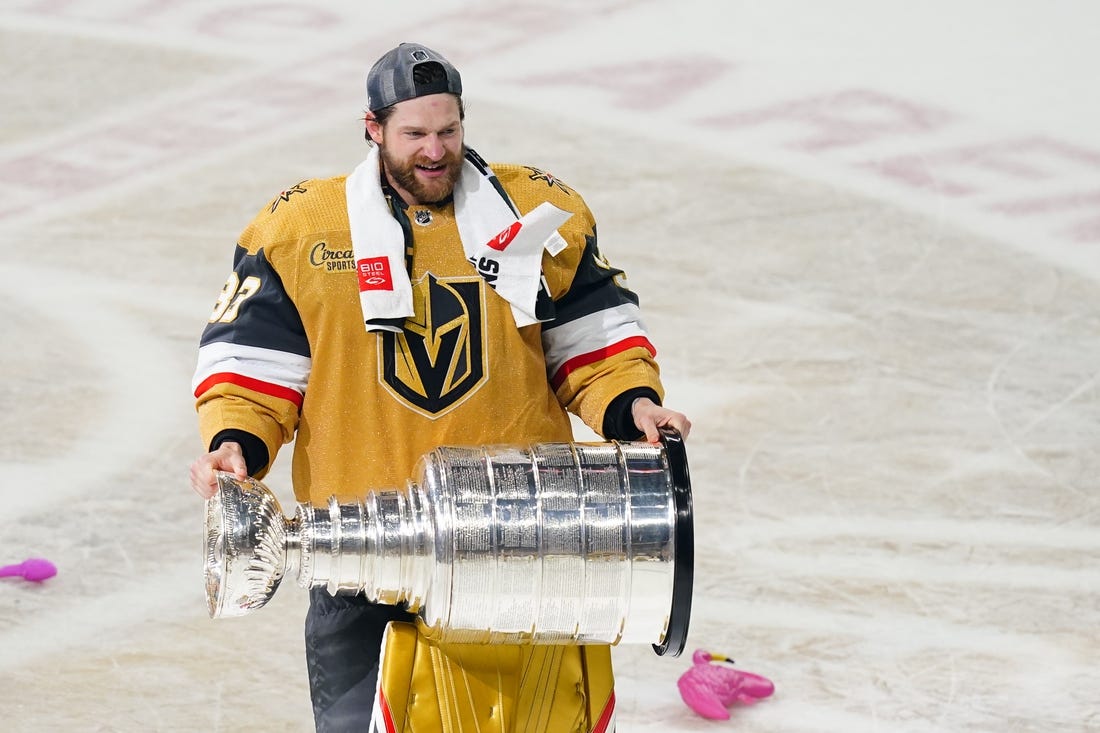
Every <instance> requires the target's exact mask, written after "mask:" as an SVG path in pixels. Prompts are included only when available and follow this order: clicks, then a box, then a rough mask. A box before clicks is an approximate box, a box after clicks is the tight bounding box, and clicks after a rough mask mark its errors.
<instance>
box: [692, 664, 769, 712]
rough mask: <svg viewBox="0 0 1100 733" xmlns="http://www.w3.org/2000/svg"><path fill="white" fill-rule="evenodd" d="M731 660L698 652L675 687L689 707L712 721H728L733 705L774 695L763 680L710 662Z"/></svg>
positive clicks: (754, 675) (750, 702)
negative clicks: (678, 689)
mask: <svg viewBox="0 0 1100 733" xmlns="http://www.w3.org/2000/svg"><path fill="white" fill-rule="evenodd" d="M712 661H714V662H728V663H730V664H733V660H732V659H730V658H729V657H725V656H722V655H721V654H711V653H710V652H706V651H703V650H702V649H697V650H696V651H695V653H694V654H692V655H691V662H692V667H691V669H689V670H688V671H687V672H684V673H683V674H682V675H680V679H679V681H678V682H677V683H676V685H677V686H678V687H679V688H680V697H682V698H684V702H686V703H687V705H688V707H689V708H691V709H692V710H694V711H695V712H697V713H698V714H699V715H702V716H703V717H704V718H709V719H711V720H729V717H730V713H729V710H727V709H726V708H727V707H729V706H730V705H733V704H734V703H738V702H739V703H745V704H752V703H754V702H756V701H758V700H761V699H763V698H765V697H768V696H769V695H771V694H772V693H773V692H775V685H774V684H772V681H771V680H769V679H767V678H766V677H761V676H760V675H758V674H753V673H752V672H743V671H741V670H739V669H733V668H731V667H724V666H722V665H719V664H711V662H712Z"/></svg>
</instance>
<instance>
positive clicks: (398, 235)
mask: <svg viewBox="0 0 1100 733" xmlns="http://www.w3.org/2000/svg"><path fill="white" fill-rule="evenodd" d="M461 94H462V82H461V79H460V76H459V73H458V71H457V70H456V69H455V68H454V66H452V65H451V64H450V63H449V62H448V61H447V59H445V58H444V57H443V56H441V55H440V54H438V53H436V52H435V51H433V50H431V49H429V48H427V47H425V46H422V45H418V44H412V43H404V44H401V45H399V46H398V47H396V48H394V49H392V50H390V51H389V52H388V53H386V54H385V55H383V56H382V57H381V58H380V59H379V60H378V61H377V63H375V64H374V66H373V67H372V68H371V70H370V72H369V74H368V77H367V108H368V112H367V115H366V134H367V138H368V141H369V142H370V143H372V145H371V147H370V150H369V154H368V156H367V158H366V160H365V161H363V163H361V164H360V165H359V166H358V167H357V168H356V169H355V170H354V171H353V172H352V173H350V174H349V175H348V176H346V177H345V176H341V177H337V178H330V179H323V180H322V179H317V180H305V181H301V182H299V183H297V184H295V185H294V186H291V187H290V188H287V189H286V190H284V191H283V192H281V193H280V194H279V195H278V196H277V197H275V198H274V199H273V200H272V201H271V202H270V203H269V204H268V205H266V206H265V207H264V208H263V209H262V210H261V211H260V212H259V214H258V215H257V216H256V217H255V219H254V220H253V221H252V222H251V223H250V224H249V225H248V227H247V228H246V229H245V230H244V232H243V233H242V235H241V237H240V240H239V242H238V244H237V247H236V252H235V254H234V258H233V270H232V272H231V273H230V275H229V278H228V280H227V281H226V284H225V287H224V289H223V290H222V293H221V295H220V297H219V298H218V301H217V304H216V306H215V308H214V311H213V313H212V314H211V315H210V319H209V324H208V325H207V326H206V328H205V330H204V332H203V334H202V339H201V345H200V349H199V357H198V365H197V369H196V372H195V377H194V383H193V387H194V394H195V397H196V400H197V410H198V415H199V426H200V432H201V436H202V440H203V442H204V445H206V446H208V450H209V452H208V453H206V454H204V455H201V456H200V457H199V458H198V459H196V460H195V461H194V463H193V464H192V465H191V471H190V480H191V485H192V487H193V488H194V489H195V490H196V491H197V492H198V493H199V494H200V495H202V496H203V497H210V496H212V495H213V494H214V492H215V491H216V478H215V472H216V471H229V472H232V473H235V474H236V475H237V476H238V477H240V478H245V477H246V475H251V476H256V477H262V476H263V475H264V474H265V472H266V471H267V470H268V469H269V467H270V465H271V463H272V461H273V460H274V458H275V456H276V453H277V451H278V450H279V447H280V446H281V445H283V444H285V443H288V442H290V441H291V440H293V441H294V456H293V465H292V476H293V484H294V493H295V496H296V498H297V500H299V501H303V502H312V503H318V504H323V503H325V502H327V500H328V498H329V497H330V496H331V495H335V496H337V498H338V499H340V500H341V501H347V500H351V499H355V498H359V497H361V496H363V495H365V494H366V493H368V492H370V491H371V490H372V489H383V488H394V487H400V486H403V485H405V482H406V480H407V479H408V478H409V477H410V476H411V475H413V472H414V467H415V464H416V461H417V460H418V459H419V457H420V456H422V455H424V454H425V453H427V452H429V451H431V450H432V449H433V448H435V447H437V446H440V445H486V444H502V443H509V444H532V443H539V442H557V441H568V440H571V439H572V430H571V425H570V422H569V416H568V414H567V413H568V412H572V413H574V414H576V415H577V416H579V417H580V419H581V420H583V421H584V422H585V423H586V424H587V425H589V426H591V427H592V428H593V429H594V430H595V431H596V432H597V433H599V434H601V435H602V436H604V437H605V438H607V439H624V440H637V439H642V438H643V437H644V438H645V439H647V440H650V441H656V440H658V428H659V427H662V426H668V427H671V428H674V429H676V430H678V431H679V432H680V433H681V434H682V435H683V436H684V437H686V436H687V434H688V432H689V430H690V422H689V421H688V419H687V417H686V416H685V415H683V414H681V413H679V412H675V411H673V410H670V409H668V408H666V407H663V406H662V404H661V401H662V397H663V388H662V385H661V382H660V379H659V377H658V367H657V364H656V362H655V360H654V356H655V353H656V352H655V349H654V347H653V345H652V343H651V341H650V338H649V336H648V334H647V332H646V330H645V328H644V326H643V324H642V321H641V319H640V316H639V308H638V298H637V297H636V296H635V294H634V293H633V292H631V291H630V290H629V289H627V286H626V282H625V276H624V274H623V272H622V271H621V270H618V269H615V268H613V267H612V266H611V265H610V264H609V263H608V261H607V260H606V259H605V258H604V257H603V255H602V254H601V252H600V249H599V247H598V246H597V241H596V225H595V221H594V218H593V215H592V213H591V211H590V210H589V209H588V207H587V205H586V204H585V202H584V200H583V199H582V198H581V196H580V195H579V194H578V193H577V192H576V191H575V190H573V189H572V188H570V187H569V186H567V185H566V184H565V183H563V182H562V181H560V180H558V179H557V178H555V177H554V176H552V175H550V174H548V173H546V172H544V171H541V170H539V169H537V168H533V167H530V166H522V165H503V164H493V165H491V166H490V165H487V164H486V163H485V162H484V161H483V160H482V159H481V158H480V157H479V156H478V155H477V153H475V152H474V151H473V150H472V149H471V148H469V147H467V146H466V140H465V134H464V133H465V130H464V124H463V122H464V116H465V113H464V106H463V102H462V98H461ZM411 619H412V616H411V615H410V614H408V613H407V612H406V611H405V610H403V609H401V608H398V607H390V606H381V605H374V604H371V603H369V602H368V601H367V600H366V599H365V598H364V597H363V596H362V595H358V596H345V595H337V596H332V595H330V594H329V593H328V592H327V591H326V590H325V589H314V590H312V591H311V592H310V608H309V611H308V613H307V617H306V622H305V626H306V657H307V668H308V671H309V681H310V690H311V697H312V701H313V708H314V716H315V720H316V724H317V729H318V730H319V731H344V730H362V729H364V727H365V726H366V725H367V721H368V720H370V719H371V717H372V711H373V712H374V725H375V726H376V727H377V729H379V730H383V729H386V728H387V727H390V726H396V728H397V729H398V730H400V729H403V724H402V723H401V721H403V720H406V719H408V720H410V721H412V720H416V719H420V721H421V723H423V717H424V716H428V717H432V716H437V717H438V718H439V722H438V724H435V723H432V724H430V725H429V726H428V727H429V729H430V728H433V727H435V729H438V730H449V729H451V726H456V727H455V729H457V725H458V723H460V722H462V721H464V720H466V721H469V720H473V719H476V720H477V721H478V725H479V726H480V727H479V728H469V729H479V730H482V731H488V730H515V731H567V730H568V731H572V730H584V731H590V730H597V729H598V730H609V729H611V728H612V727H613V720H614V695H613V681H612V671H611V659H610V652H609V649H608V648H607V647H606V646H598V645H597V646H574V647H569V646H553V647H541V648H540V647H533V646H515V647H511V646H507V645H505V646H494V647H481V646H478V645H440V644H429V643H428V642H426V641H425V640H424V639H422V638H420V637H419V636H418V635H417V633H416V630H415V626H414V625H412V624H410V623H403V622H408V621H410V620H411ZM391 621H392V622H397V623H394V624H390V622H391ZM387 624H390V626H389V631H387V632H386V634H387V635H386V640H385V642H384V643H383V641H382V637H383V632H384V630H386V629H387ZM383 644H384V649H385V657H384V662H383V670H382V674H381V684H379V658H380V651H381V649H382V647H383ZM485 670H491V671H492V672H491V674H492V679H493V680H494V683H493V684H492V685H490V686H489V688H486V687H485V686H484V685H479V684H475V683H474V682H471V680H482V681H484V679H485V677H486V675H485ZM458 677H461V678H462V679H458ZM456 684H457V685H459V686H460V687H461V689H462V693H461V694H456V693H455V689H458V688H456V687H455V685H456ZM376 690H378V691H379V694H378V695H377V696H376ZM410 691H411V692H412V693H413V694H410ZM418 716H419V717H418ZM448 719H449V720H450V722H447V721H448ZM436 726H437V727H436ZM464 729H465V728H464Z"/></svg>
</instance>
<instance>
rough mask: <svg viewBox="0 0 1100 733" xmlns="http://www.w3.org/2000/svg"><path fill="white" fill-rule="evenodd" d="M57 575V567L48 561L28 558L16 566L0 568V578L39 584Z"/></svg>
mask: <svg viewBox="0 0 1100 733" xmlns="http://www.w3.org/2000/svg"><path fill="white" fill-rule="evenodd" d="M55 575H57V567H56V566H55V565H54V564H53V563H52V562H50V561H49V560H43V559H42V558H40V557H29V558H27V559H26V560H24V561H23V562H21V563H19V564H18V565H5V566H4V567H2V568H0V578H8V577H19V578H23V579H25V580H33V581H34V582H35V583H41V582H42V581H43V580H45V579H46V578H52V577H53V576H55Z"/></svg>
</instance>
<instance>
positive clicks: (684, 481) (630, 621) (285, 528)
mask: <svg viewBox="0 0 1100 733" xmlns="http://www.w3.org/2000/svg"><path fill="white" fill-rule="evenodd" d="M204 530H205V546H204V554H205V568H204V576H205V581H206V599H207V605H208V609H209V612H210V616H211V617H212V618H220V617H228V616H243V615H245V614H247V613H250V612H251V611H254V610H256V609H258V608H260V607H262V606H263V605H264V604H265V603H267V601H268V600H269V599H270V598H271V597H272V596H273V595H274V593H275V591H276V590H277V589H278V587H279V583H280V582H281V581H282V579H283V578H284V577H285V576H287V575H296V576H297V583H298V585H299V586H301V587H302V588H316V587H321V586H324V587H326V588H327V589H328V591H329V592H330V593H333V594H337V593H350V594H354V593H363V594H364V595H365V596H366V597H367V598H368V599H369V600H371V601H372V602H375V603H384V604H390V605H402V606H404V607H406V608H408V610H409V611H411V612H414V613H417V614H419V617H420V621H421V622H422V623H421V629H422V631H423V632H424V633H426V634H428V635H429V636H431V637H433V638H438V639H442V640H446V641H450V642H456V643H549V644H553V643H565V644H586V643H603V644H618V643H620V642H625V643H638V642H643V643H651V644H653V648H654V651H656V652H657V654H661V655H665V654H668V655H671V656H678V655H679V654H680V653H681V652H682V651H683V648H684V644H685V642H686V638H687V630H688V621H689V617H690V614H691V594H692V582H693V572H694V570H693V567H694V531H693V520H692V505H691V485H690V478H689V475H688V467H687V457H686V453H685V451H684V445H683V441H682V440H681V439H680V436H679V435H678V434H677V433H675V432H674V431H666V432H664V433H662V439H661V442H660V443H658V444H652V443H641V442H610V443H543V444H538V445H534V446H530V447H526V448H521V447H515V446H485V447H476V448H455V447H443V448H438V449H436V450H434V451H432V452H430V453H428V454H426V455H425V456H423V457H422V458H421V459H420V462H419V464H418V468H417V478H416V480H410V481H409V482H408V484H407V486H406V487H405V488H404V489H387V490H381V491H374V492H372V493H370V494H368V495H367V496H366V497H365V498H364V499H362V500H360V501H354V502H350V503H344V504H340V503H338V502H337V501H336V499H335V497H333V498H332V499H330V500H329V502H328V504H327V506H317V505H313V504H307V503H298V504H297V506H296V510H295V513H294V516H293V517H285V516H284V515H283V511H282V509H281V507H280V506H279V502H278V500H277V499H276V498H275V496H274V494H273V493H272V492H271V491H270V490H269V489H268V488H267V487H266V486H264V485H263V484H262V483H261V482H259V481H257V480H255V479H246V480H243V481H242V480H239V479H237V478H235V477H234V476H233V475H232V474H229V473H219V474H218V491H217V493H216V494H215V495H214V496H213V497H212V498H211V499H208V500H207V502H206V511H205V523H204Z"/></svg>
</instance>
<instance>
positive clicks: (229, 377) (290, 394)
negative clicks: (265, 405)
mask: <svg viewBox="0 0 1100 733" xmlns="http://www.w3.org/2000/svg"><path fill="white" fill-rule="evenodd" d="M226 383H228V384H235V385H237V386H239V387H245V388H246V389H250V390H252V391H253V392H259V393H261V394H266V395H271V396H272V397H278V398H280V399H283V400H286V401H287V402H292V403H294V405H295V406H296V407H298V408H301V407H302V394H301V393H300V392H295V391H294V390H292V389H288V388H287V387H283V386H282V385H278V384H271V383H270V382H261V381H260V380H259V379H252V378H251V377H245V376H242V375H240V374H233V373H232V372H219V373H217V374H211V375H210V376H209V377H207V378H206V379H204V380H203V381H202V383H201V384H199V386H198V387H196V388H195V397H199V396H200V395H202V393H203V392H206V391H207V390H209V389H210V388H211V387H213V386H215V385H217V384H226Z"/></svg>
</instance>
